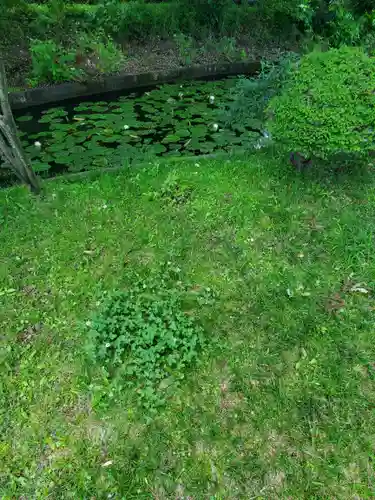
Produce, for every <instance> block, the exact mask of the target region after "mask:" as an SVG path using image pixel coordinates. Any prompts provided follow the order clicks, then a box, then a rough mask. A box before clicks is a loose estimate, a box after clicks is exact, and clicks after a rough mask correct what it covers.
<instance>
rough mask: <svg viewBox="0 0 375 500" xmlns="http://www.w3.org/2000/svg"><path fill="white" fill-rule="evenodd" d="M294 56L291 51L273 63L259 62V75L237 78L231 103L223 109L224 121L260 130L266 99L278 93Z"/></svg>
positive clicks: (264, 118) (262, 127)
mask: <svg viewBox="0 0 375 500" xmlns="http://www.w3.org/2000/svg"><path fill="white" fill-rule="evenodd" d="M297 57H298V56H297V54H293V53H291V54H288V55H287V56H284V57H283V58H282V59H280V61H277V62H272V63H271V62H263V63H262V70H261V72H260V74H259V75H257V76H255V77H251V78H240V79H239V81H238V83H237V85H236V88H235V90H234V97H235V98H234V100H233V103H232V104H231V105H230V107H229V109H228V110H227V111H226V112H225V118H224V119H225V121H226V122H227V123H230V124H232V125H235V124H239V125H241V124H242V125H243V124H246V125H247V126H249V127H251V128H253V129H257V130H264V129H265V122H266V118H267V117H266V110H267V108H268V105H269V102H270V99H271V98H272V97H274V96H275V95H278V94H280V93H281V91H282V88H283V85H284V83H285V81H286V80H287V78H288V75H289V72H290V71H291V70H292V67H293V62H295V61H296V60H297Z"/></svg>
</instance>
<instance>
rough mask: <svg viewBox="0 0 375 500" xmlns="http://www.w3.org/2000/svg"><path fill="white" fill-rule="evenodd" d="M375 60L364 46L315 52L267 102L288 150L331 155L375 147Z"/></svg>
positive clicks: (271, 127) (271, 120) (272, 121)
mask: <svg viewBox="0 0 375 500" xmlns="http://www.w3.org/2000/svg"><path fill="white" fill-rule="evenodd" d="M374 88H375V60H374V59H373V58H371V57H369V56H368V55H367V54H366V53H365V52H364V51H363V50H362V49H361V48H354V47H342V48H340V49H331V50H330V51H328V52H312V53H310V54H308V55H306V56H304V57H303V58H302V59H301V62H300V64H298V65H297V66H296V68H295V71H294V72H293V74H292V76H291V77H290V79H289V81H288V83H287V85H286V87H285V90H284V91H283V92H282V94H281V95H279V96H275V97H274V98H273V99H272V100H271V102H270V105H269V116H270V118H269V120H268V129H269V131H270V132H271V133H272V136H273V138H274V139H275V140H276V141H278V142H279V143H281V144H283V145H284V146H286V147H287V148H288V149H289V150H290V151H299V152H301V153H302V154H303V155H304V156H306V157H310V156H315V157H318V158H324V159H329V158H330V157H332V156H334V155H336V154H339V153H349V154H351V153H355V154H359V155H364V154H366V153H368V152H369V151H372V150H373V149H374V139H375V132H374V131H375V113H374Z"/></svg>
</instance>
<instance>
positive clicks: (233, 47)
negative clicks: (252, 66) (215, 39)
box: [217, 36, 240, 62]
mask: <svg viewBox="0 0 375 500" xmlns="http://www.w3.org/2000/svg"><path fill="white" fill-rule="evenodd" d="M217 48H218V51H219V52H220V53H221V54H222V55H223V56H224V57H225V59H227V60H228V61H230V62H233V61H235V60H237V59H239V58H240V53H239V50H238V48H237V42H236V39H235V38H234V37H228V36H223V37H221V38H220V41H219V43H218V47H217Z"/></svg>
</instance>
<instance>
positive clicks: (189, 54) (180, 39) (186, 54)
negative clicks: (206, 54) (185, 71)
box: [173, 33, 197, 65]
mask: <svg viewBox="0 0 375 500" xmlns="http://www.w3.org/2000/svg"><path fill="white" fill-rule="evenodd" d="M173 38H174V41H175V42H176V45H177V50H178V54H179V57H180V62H181V63H182V64H184V65H189V64H192V62H193V61H194V59H195V57H196V55H197V50H196V49H195V47H194V40H193V38H192V37H191V36H188V35H184V34H183V33H175V34H174V35H173Z"/></svg>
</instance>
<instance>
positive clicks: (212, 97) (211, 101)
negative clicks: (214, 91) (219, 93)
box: [209, 95, 215, 104]
mask: <svg viewBox="0 0 375 500" xmlns="http://www.w3.org/2000/svg"><path fill="white" fill-rule="evenodd" d="M209 101H210V104H213V103H214V102H215V96H214V95H210V97H209Z"/></svg>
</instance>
